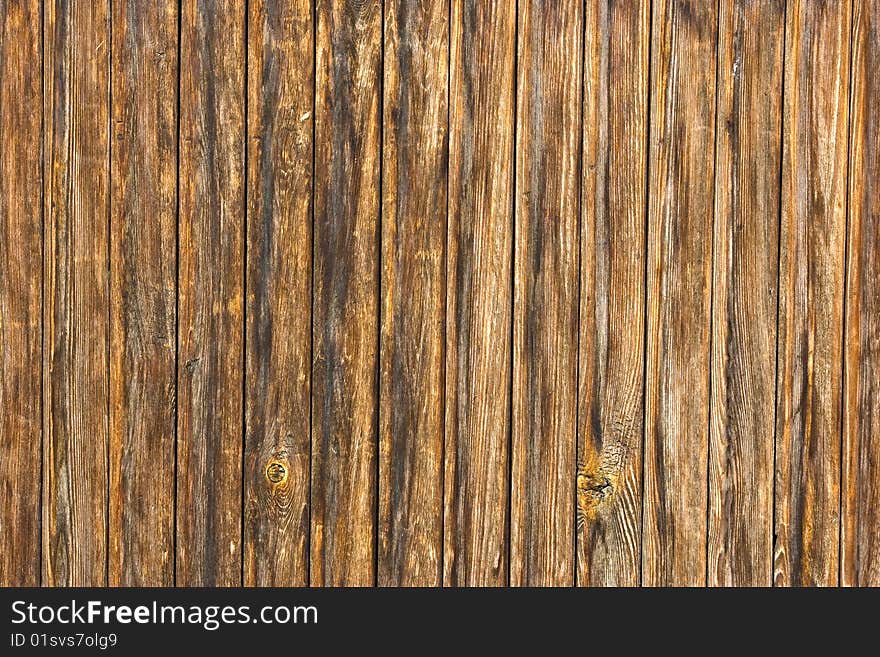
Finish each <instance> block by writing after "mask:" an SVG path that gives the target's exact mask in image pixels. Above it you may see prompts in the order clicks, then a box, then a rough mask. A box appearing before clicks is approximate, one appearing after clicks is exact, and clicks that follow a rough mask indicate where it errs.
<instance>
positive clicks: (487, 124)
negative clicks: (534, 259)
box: [443, 0, 516, 586]
mask: <svg viewBox="0 0 880 657" xmlns="http://www.w3.org/2000/svg"><path fill="white" fill-rule="evenodd" d="M451 11H452V14H451V20H450V30H451V32H450V74H449V78H450V89H449V103H450V104H449V215H448V221H449V237H448V246H447V319H446V333H447V338H446V450H445V466H444V473H445V474H444V555H443V556H444V566H443V568H444V570H443V572H444V576H443V582H444V584H446V585H450V586H456V585H483V586H489V585H493V586H503V585H505V584H507V583H508V581H509V579H508V553H509V543H508V541H509V518H508V505H509V499H510V495H509V493H510V490H509V488H510V453H509V452H510V449H509V447H510V446H509V441H510V408H511V402H510V397H511V393H510V387H511V332H512V301H513V299H512V293H513V291H512V283H513V282H512V279H511V273H512V266H511V263H512V254H513V166H514V159H513V158H514V150H513V149H514V143H513V142H514V139H513V136H514V120H515V98H514V88H515V74H516V71H515V48H516V4H515V3H512V2H498V3H487V2H481V1H479V0H454V1H453V2H452V7H451Z"/></svg>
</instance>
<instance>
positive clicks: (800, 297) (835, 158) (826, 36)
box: [773, 0, 850, 586]
mask: <svg viewBox="0 0 880 657" xmlns="http://www.w3.org/2000/svg"><path fill="white" fill-rule="evenodd" d="M786 20H787V24H786V45H785V99H784V128H783V137H782V139H783V164H782V189H781V194H782V223H781V225H780V235H779V239H780V249H779V250H780V255H779V326H778V331H779V338H778V383H777V386H778V392H777V425H776V490H775V496H776V518H775V525H776V545H775V552H774V574H773V581H774V583H775V584H778V585H793V586H813V585H835V584H837V582H838V565H839V560H838V553H839V538H840V488H839V486H840V448H841V443H840V440H841V438H840V434H841V390H842V380H841V372H842V367H841V363H842V358H843V347H842V330H843V284H844V247H845V244H844V241H845V230H846V168H847V164H846V158H847V119H848V107H847V103H848V97H849V67H850V3H849V2H822V3H818V2H806V1H804V0H793V1H792V2H789V4H788V7H787V17H786Z"/></svg>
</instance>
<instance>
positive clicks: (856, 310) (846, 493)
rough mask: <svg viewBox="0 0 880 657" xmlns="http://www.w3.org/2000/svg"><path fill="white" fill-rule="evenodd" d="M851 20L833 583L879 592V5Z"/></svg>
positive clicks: (868, 0)
mask: <svg viewBox="0 0 880 657" xmlns="http://www.w3.org/2000/svg"><path fill="white" fill-rule="evenodd" d="M852 20H853V32H852V34H853V37H852V77H851V80H852V95H851V98H852V102H851V105H850V107H851V108H852V109H851V111H852V115H851V116H850V137H849V141H850V151H849V247H848V252H849V262H848V264H847V277H846V278H847V289H846V336H845V342H844V345H845V353H844V359H845V368H846V369H845V372H844V381H845V383H844V391H845V393H844V394H845V397H844V411H843V412H844V432H843V440H844V452H843V453H844V463H843V474H844V477H843V486H844V488H843V509H842V511H841V512H842V514H843V526H842V532H843V536H842V539H841V549H842V553H841V555H840V558H841V567H840V577H841V582H840V583H841V584H843V585H845V586H880V77H878V76H880V0H856V1H855V3H854V5H853V16H852Z"/></svg>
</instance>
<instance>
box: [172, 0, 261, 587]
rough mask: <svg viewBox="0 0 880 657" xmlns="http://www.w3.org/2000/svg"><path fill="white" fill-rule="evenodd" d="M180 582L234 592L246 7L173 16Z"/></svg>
mask: <svg viewBox="0 0 880 657" xmlns="http://www.w3.org/2000/svg"><path fill="white" fill-rule="evenodd" d="M180 19H181V32H180V52H181V57H180V172H179V182H178V184H179V186H180V216H179V230H180V270H179V293H178V295H179V299H178V303H179V311H180V318H179V319H180V323H179V326H178V330H179V338H178V342H179V350H180V351H179V359H180V360H179V368H178V391H179V392H178V395H179V412H178V424H177V426H178V434H177V464H178V476H177V584H178V585H181V586H193V585H203V586H237V585H239V584H240V582H241V512H242V509H241V493H242V489H241V477H242V460H241V457H242V435H243V434H242V429H243V427H242V377H243V372H242V368H243V349H244V340H243V331H244V318H243V314H242V313H243V287H244V280H243V278H244V272H243V263H244V210H245V207H244V147H245V144H244V68H245V56H244V23H245V21H244V6H243V5H241V4H238V3H227V2H219V1H217V0H191V1H190V2H185V3H183V5H182V6H181V17H180Z"/></svg>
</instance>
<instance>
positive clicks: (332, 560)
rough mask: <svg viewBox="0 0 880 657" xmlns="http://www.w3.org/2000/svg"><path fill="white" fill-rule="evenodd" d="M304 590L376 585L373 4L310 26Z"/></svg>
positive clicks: (337, 6) (353, 3)
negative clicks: (309, 442) (308, 513)
mask: <svg viewBox="0 0 880 657" xmlns="http://www.w3.org/2000/svg"><path fill="white" fill-rule="evenodd" d="M316 29H317V32H316V42H317V51H316V70H317V74H316V80H315V85H316V99H315V122H316V123H315V226H314V231H315V233H314V234H315V254H314V286H313V303H314V318H313V338H312V339H313V344H314V358H313V370H312V377H313V378H312V381H313V385H312V427H313V436H314V443H313V448H312V456H313V458H312V521H311V528H312V534H311V583H312V584H313V585H371V584H373V583H375V577H376V573H375V566H376V564H375V561H376V559H375V556H376V510H377V509H376V504H377V497H376V496H377V492H376V486H377V483H376V471H377V459H378V453H377V452H378V439H377V429H378V427H377V424H378V419H377V415H378V399H377V392H378V391H377V385H378V377H377V369H378V356H379V239H380V220H379V203H380V200H379V194H380V192H379V173H380V167H381V159H380V138H381V134H380V130H381V113H380V107H381V92H380V90H381V85H380V81H381V76H382V67H381V43H382V3H381V2H380V1H379V0H343V1H333V2H331V1H330V0H320V1H319V2H318V5H317V25H316Z"/></svg>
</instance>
